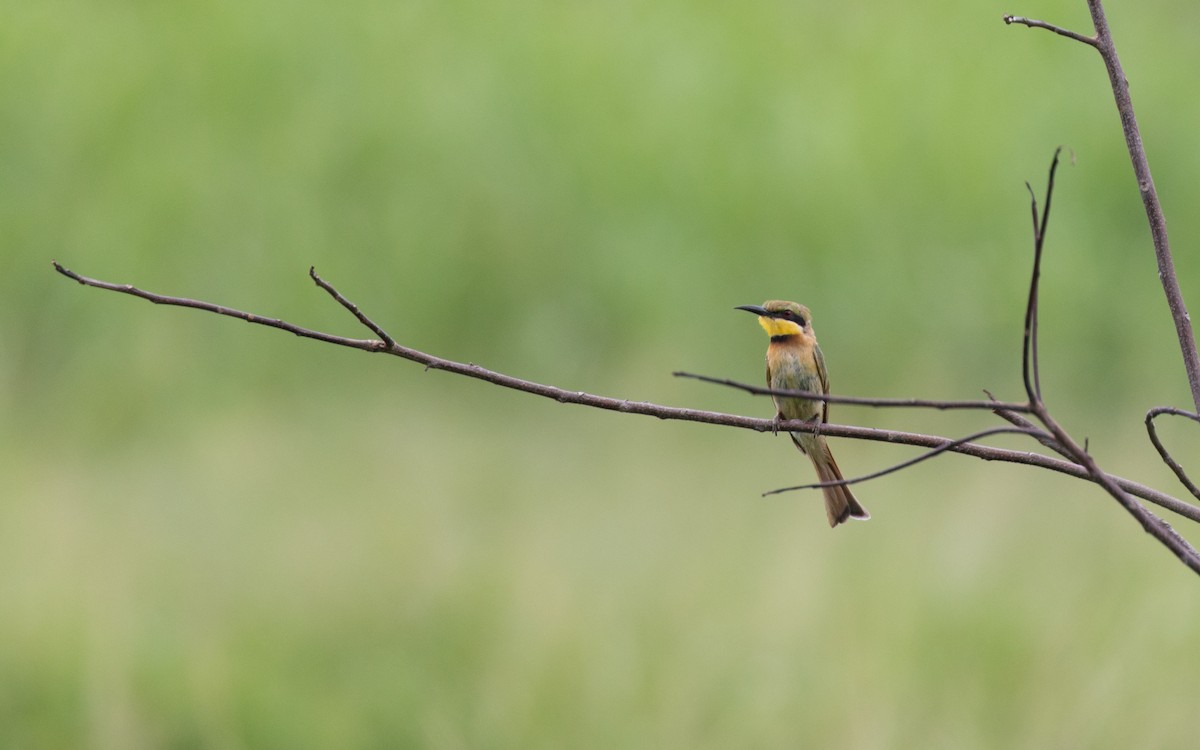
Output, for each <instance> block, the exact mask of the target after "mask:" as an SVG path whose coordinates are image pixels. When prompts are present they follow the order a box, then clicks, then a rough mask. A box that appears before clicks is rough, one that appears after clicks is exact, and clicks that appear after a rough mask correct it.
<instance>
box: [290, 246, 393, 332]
mask: <svg viewBox="0 0 1200 750" xmlns="http://www.w3.org/2000/svg"><path fill="white" fill-rule="evenodd" d="M308 276H309V278H311V279H312V280H313V281H314V282H316V284H317V286H319V287H321V288H322V289H324V290H325V291H326V292H329V296H331V297H333V298H334V299H335V300H337V302H338V304H339V305H341V306H342V307H344V308H346V309H347V310H349V311H350V314H351V315H353V316H354V317H355V318H357V319H358V322H359V323H362V324H363V325H365V326H366V327H367V328H370V329H371V331H373V332H374V333H375V335H376V336H378V337H379V338H380V339H381V340H382V341H383V343H384V345H385V346H387V347H389V348H390V347H393V346H395V345H396V342H395V341H393V340H392V337H391V336H389V335H388V332H387V331H385V330H383V329H382V328H380V327H379V326H378V325H376V324H375V321H373V320H371V319H370V318H368V317H367V316H366V315H364V314H363V312H362V310H359V309H358V305H356V304H354V303H353V302H351V301H350V300H348V299H346V298H345V297H343V296H342V294H341V292H339V291H338V290H336V289H334V288H333V286H332V285H331V284H329V282H327V281H325V279H322V278H321V277H320V276H318V275H317V267H316V266H309V267H308Z"/></svg>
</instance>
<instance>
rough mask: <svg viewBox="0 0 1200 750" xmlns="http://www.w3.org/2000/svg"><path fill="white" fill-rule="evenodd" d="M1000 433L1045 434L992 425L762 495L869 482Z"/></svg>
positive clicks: (1027, 429) (1031, 429)
mask: <svg viewBox="0 0 1200 750" xmlns="http://www.w3.org/2000/svg"><path fill="white" fill-rule="evenodd" d="M1002 434H1021V435H1029V436H1031V437H1035V438H1037V437H1039V436H1044V435H1046V433H1045V432H1043V431H1042V430H1039V429H1038V428H1037V426H1036V425H1032V424H1031V425H1030V426H1029V427H1028V428H1024V427H992V428H990V429H987V430H980V431H979V432H975V433H972V434H970V435H967V436H966V437H963V438H958V439H957V440H951V441H950V442H948V443H945V444H944V445H939V446H938V447H937V448H934V449H933V450H930V451H926V452H925V453H922V454H921V455H919V456H916V457H914V458H910V459H908V460H907V461H901V462H900V463H898V464H892V465H891V466H888V467H886V468H883V469H880V470H879V471H873V472H871V473H870V474H863V475H861V476H857V477H853V478H851V479H837V480H834V481H832V482H814V483H812V484H799V485H796V486H794V487H781V488H779V489H777V490H768V491H766V492H764V493H763V497H767V496H769V495H778V494H780V493H781V492H792V491H794V490H814V489H819V488H821V487H837V486H839V485H843V484H861V483H863V482H869V481H870V480H872V479H878V478H880V477H886V476H887V475H888V474H894V473H895V472H897V471H900V470H901V469H907V468H908V467H910V466H915V465H916V464H919V463H921V462H922V461H927V460H929V459H931V458H933V457H935V456H938V455H941V454H942V453H945V452H946V451H949V450H954V448H956V447H958V446H960V445H964V444H966V443H971V442H974V441H976V440H979V439H980V438H985V437H989V436H991V435H1002Z"/></svg>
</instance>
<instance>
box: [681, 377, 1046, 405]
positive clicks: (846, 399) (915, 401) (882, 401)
mask: <svg viewBox="0 0 1200 750" xmlns="http://www.w3.org/2000/svg"><path fill="white" fill-rule="evenodd" d="M671 374H672V375H674V376H675V377H677V378H691V379H692V380H699V381H702V382H705V383H713V384H715V385H724V386H728V387H730V388H736V389H738V390H739V391H745V392H746V393H751V394H753V395H755V396H787V397H789V398H807V399H812V400H814V401H825V402H827V403H830V404H854V405H856V406H878V407H901V408H904V407H913V408H921V409H941V410H946V409H986V410H987V411H993V410H995V409H1007V410H1008V411H1014V412H1027V411H1029V410H1030V406H1029V404H1017V403H1009V402H1004V401H995V400H992V401H934V400H928V399H921V398H864V397H860V396H834V395H833V394H829V393H814V392H812V391H789V390H773V389H771V388H761V387H759V386H756V385H749V384H748V383H739V382H738V381H736V380H726V379H724V378H713V377H709V376H707V375H697V374H695V373H691V372H673V373H671Z"/></svg>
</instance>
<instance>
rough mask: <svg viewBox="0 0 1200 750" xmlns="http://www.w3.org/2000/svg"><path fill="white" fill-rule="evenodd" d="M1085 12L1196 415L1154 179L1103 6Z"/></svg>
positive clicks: (1189, 338) (1192, 363)
mask: <svg viewBox="0 0 1200 750" xmlns="http://www.w3.org/2000/svg"><path fill="white" fill-rule="evenodd" d="M1088 10H1090V11H1091V14H1092V23H1093V25H1095V27H1096V37H1095V44H1094V45H1093V46H1095V47H1096V49H1097V50H1098V51H1099V52H1100V57H1101V59H1103V60H1104V67H1105V69H1107V70H1108V80H1109V83H1110V84H1112V90H1113V96H1114V97H1115V98H1116V102H1117V113H1118V114H1119V115H1120V117H1121V130H1122V131H1123V132H1124V134H1125V146H1126V147H1127V148H1128V149H1129V159H1130V161H1132V162H1133V173H1134V175H1135V176H1136V177H1137V183H1138V192H1139V193H1141V196H1142V205H1143V206H1144V207H1145V209H1146V219H1147V220H1148V221H1149V222H1150V236H1151V237H1152V238H1153V240H1154V256H1155V259H1156V260H1157V261H1158V278H1159V281H1160V282H1162V287H1163V293H1165V294H1166V296H1167V305H1168V307H1170V309H1171V318H1172V319H1173V320H1174V321H1175V334H1176V336H1177V337H1178V338H1179V348H1180V350H1181V351H1182V353H1183V366H1184V368H1185V369H1186V370H1187V377H1188V385H1189V386H1190V387H1191V389H1192V401H1193V402H1194V404H1195V406H1196V411H1198V412H1200V355H1198V354H1197V352H1196V336H1195V334H1194V333H1193V331H1192V320H1191V317H1190V316H1189V315H1188V311H1187V305H1185V304H1184V301H1183V292H1182V291H1181V290H1180V288H1179V279H1178V278H1176V276H1175V261H1174V259H1173V258H1172V256H1171V245H1170V243H1169V241H1168V240H1167V219H1166V217H1165V216H1164V215H1163V210H1162V204H1161V203H1159V200H1158V191H1157V190H1156V189H1155V188H1154V179H1153V178H1152V177H1151V176H1150V163H1149V161H1147V159H1146V149H1145V147H1144V146H1143V145H1142V135H1141V131H1139V130H1138V124H1137V117H1136V116H1135V115H1134V112H1133V100H1132V99H1131V98H1130V96H1129V81H1127V80H1126V79H1125V71H1124V70H1123V69H1122V68H1121V59H1120V58H1119V57H1118V56H1117V48H1116V45H1115V44H1114V43H1113V39H1112V34H1111V33H1110V32H1109V29H1108V19H1107V18H1105V16H1104V6H1103V5H1102V4H1101V3H1100V0H1088Z"/></svg>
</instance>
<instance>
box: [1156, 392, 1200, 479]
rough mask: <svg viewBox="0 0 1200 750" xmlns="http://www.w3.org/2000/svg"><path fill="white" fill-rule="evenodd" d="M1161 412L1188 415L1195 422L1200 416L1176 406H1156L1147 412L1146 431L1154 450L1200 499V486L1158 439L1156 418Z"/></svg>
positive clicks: (1180, 415) (1199, 420)
mask: <svg viewBox="0 0 1200 750" xmlns="http://www.w3.org/2000/svg"><path fill="white" fill-rule="evenodd" d="M1160 414H1171V415H1174V416H1177V417H1187V418H1188V419H1190V420H1192V421H1193V422H1200V416H1197V415H1196V414H1193V413H1192V412H1190V411H1185V410H1183V409H1177V408H1175V407H1174V406H1156V407H1154V408H1153V409H1151V410H1150V411H1148V412H1146V432H1148V433H1149V434H1150V442H1151V443H1153V444H1154V450H1156V451H1158V455H1159V456H1160V457H1161V458H1162V460H1163V462H1164V463H1165V464H1166V465H1167V466H1169V467H1170V468H1171V471H1173V472H1175V476H1176V477H1178V478H1179V483H1180V484H1182V485H1183V486H1184V487H1186V488H1187V491H1188V492H1190V493H1192V495H1193V496H1194V497H1196V498H1197V499H1200V488H1198V487H1196V485H1195V484H1194V483H1193V482H1192V480H1191V479H1189V478H1188V475H1187V472H1186V471H1184V470H1183V467H1182V466H1180V465H1179V463H1178V462H1177V461H1176V460H1175V459H1174V458H1172V457H1171V453H1170V451H1168V450H1167V449H1166V447H1165V446H1164V445H1163V444H1162V441H1160V440H1159V439H1158V428H1156V427H1155V426H1154V419H1155V418H1156V417H1158V416H1159V415H1160Z"/></svg>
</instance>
